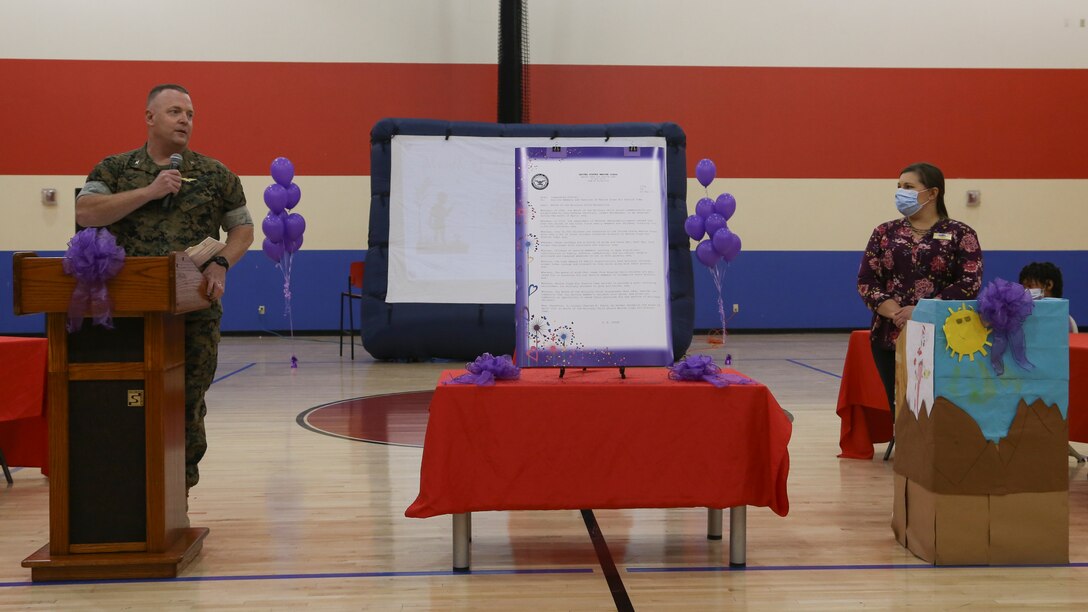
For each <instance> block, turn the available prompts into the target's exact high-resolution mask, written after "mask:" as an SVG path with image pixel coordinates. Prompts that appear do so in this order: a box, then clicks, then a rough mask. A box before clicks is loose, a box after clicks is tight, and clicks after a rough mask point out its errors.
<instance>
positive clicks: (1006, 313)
mask: <svg viewBox="0 0 1088 612" xmlns="http://www.w3.org/2000/svg"><path fill="white" fill-rule="evenodd" d="M1034 308H1035V303H1034V302H1032V301H1031V294H1030V293H1028V290H1027V289H1024V286H1023V285H1020V284H1018V283H1013V282H1009V281H1007V280H1005V279H1003V278H997V279H994V280H993V282H991V283H989V284H987V285H986V286H985V287H983V288H982V291H981V292H980V293H979V294H978V312H979V314H980V315H981V316H982V320H983V321H985V322H986V323H987V324H988V325H989V326H990V328H991V329H993V331H994V335H993V347H991V348H992V351H991V352H990V365H992V366H993V367H994V373H996V374H997V375H998V376H1001V375H1002V374H1004V373H1005V362H1004V356H1005V350H1006V349H1012V358H1013V361H1015V362H1016V365H1018V366H1020V367H1021V368H1023V369H1024V370H1025V371H1027V372H1030V371H1032V370H1034V369H1035V364H1033V363H1031V362H1030V361H1028V355H1027V351H1028V347H1027V339H1026V338H1025V337H1024V321H1025V320H1026V319H1027V318H1028V315H1030V314H1031V311H1032V310H1033V309H1034Z"/></svg>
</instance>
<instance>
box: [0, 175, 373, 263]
mask: <svg viewBox="0 0 1088 612" xmlns="http://www.w3.org/2000/svg"><path fill="white" fill-rule="evenodd" d="M241 178H242V188H243V189H244V190H245V192H246V199H247V200H248V205H249V212H250V214H251V215H253V220H254V224H255V225H256V226H257V238H256V240H254V244H253V248H254V249H260V248H261V241H262V240H264V236H263V234H262V232H261V230H260V224H261V220H262V219H264V216H265V215H266V214H267V213H268V207H267V206H265V204H264V188H265V187H267V186H268V185H270V184H271V183H272V179H271V178H270V177H267V176H243V177H241ZM85 180H86V177H85V176H10V175H8V176H4V175H0V194H3V202H2V204H3V206H2V209H3V210H4V211H5V219H4V222H3V223H0V251H28V250H39V251H47V250H48V251H58V250H64V249H65V248H66V247H67V244H68V240H69V239H70V238H71V237H72V233H73V231H74V230H75V221H74V219H75V188H76V187H79V186H82V185H83V182H84V181H85ZM295 182H296V183H298V186H299V188H301V189H302V200H301V201H300V202H299V204H298V206H296V207H295V210H294V212H297V213H299V214H301V215H302V216H303V217H305V218H306V234H305V237H306V241H305V244H304V245H303V247H302V248H303V249H322V250H341V249H343V250H351V249H356V250H363V249H366V241H367V232H368V228H369V226H370V223H369V222H370V177H369V176H320V177H307V176H298V177H295ZM43 187H50V188H55V189H57V200H58V202H57V204H56V205H53V206H45V205H43V204H41V190H42V188H43Z"/></svg>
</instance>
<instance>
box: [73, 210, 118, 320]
mask: <svg viewBox="0 0 1088 612" xmlns="http://www.w3.org/2000/svg"><path fill="white" fill-rule="evenodd" d="M124 265H125V250H124V249H122V248H121V247H119V246H117V240H116V239H115V238H114V237H113V234H111V233H110V232H109V230H107V229H105V228H97V229H96V228H93V227H88V228H86V229H83V230H80V231H79V232H78V233H77V234H76V235H75V236H72V239H71V240H69V241H68V252H67V253H65V254H64V261H63V267H64V273H65V274H67V275H69V276H73V277H75V279H76V288H75V290H73V291H72V298H71V300H69V302H68V331H69V332H76V331H79V330H80V328H81V327H83V317H86V316H91V317H93V319H94V323H95V325H101V326H102V327H106V328H108V329H113V316H112V315H113V305H112V303H111V302H110V294H109V292H108V291H107V290H106V281H108V280H110V279H111V278H113V277H114V276H117V273H118V272H120V271H121V267H122V266H124Z"/></svg>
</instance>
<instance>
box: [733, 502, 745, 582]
mask: <svg viewBox="0 0 1088 612" xmlns="http://www.w3.org/2000/svg"><path fill="white" fill-rule="evenodd" d="M747 523H748V506H734V507H732V508H730V509H729V566H730V567H744V566H745V555H746V553H745V550H746V549H747Z"/></svg>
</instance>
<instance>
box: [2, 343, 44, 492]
mask: <svg viewBox="0 0 1088 612" xmlns="http://www.w3.org/2000/svg"><path fill="white" fill-rule="evenodd" d="M47 355H48V345H47V342H46V340H45V338H9V337H0V364H2V365H0V450H2V451H3V453H4V457H5V459H6V460H7V463H8V465H11V466H21V467H38V468H42V472H43V473H48V469H47V468H48V465H49V446H48V440H49V424H48V419H47V418H46V410H45V368H46V357H47Z"/></svg>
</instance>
